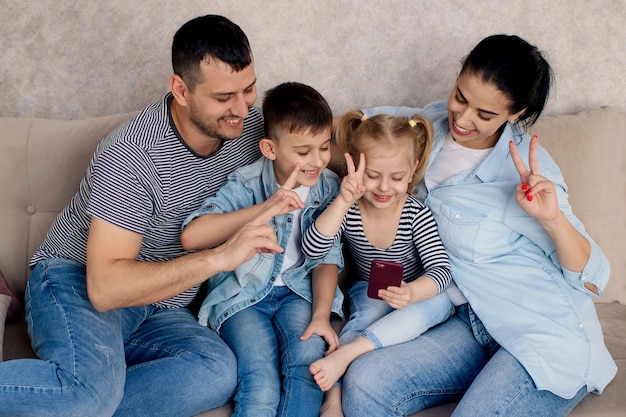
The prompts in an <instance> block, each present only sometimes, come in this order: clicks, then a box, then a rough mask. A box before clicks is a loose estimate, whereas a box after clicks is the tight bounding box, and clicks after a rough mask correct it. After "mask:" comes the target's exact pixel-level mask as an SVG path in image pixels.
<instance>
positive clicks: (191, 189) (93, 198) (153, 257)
mask: <svg viewBox="0 0 626 417" xmlns="http://www.w3.org/2000/svg"><path fill="white" fill-rule="evenodd" d="M171 99H172V96H171V94H167V95H166V96H165V97H164V98H163V99H162V100H161V101H159V102H156V103H154V104H152V105H151V106H149V107H147V108H146V109H144V110H143V111H142V112H141V113H139V114H138V115H137V116H135V117H134V118H132V119H130V120H129V121H127V122H126V123H124V124H123V125H121V126H120V127H118V128H117V129H116V130H114V131H113V132H111V133H110V134H109V135H108V136H107V137H105V138H104V140H103V141H102V142H101V143H100V144H99V145H98V147H97V149H96V152H95V153H94V156H93V158H92V160H91V163H90V165H89V167H88V169H87V173H86V175H85V178H84V179H83V180H82V181H81V184H80V188H79V191H78V193H77V194H76V195H75V196H74V197H73V198H72V200H71V201H70V203H69V205H68V206H67V207H66V208H65V209H64V210H63V211H62V212H61V213H60V214H59V216H58V217H57V219H56V220H55V222H54V224H53V225H52V228H51V229H50V231H49V232H48V234H47V236H46V238H45V240H44V242H43V244H42V245H41V247H40V248H39V250H38V251H37V252H36V253H35V255H34V256H33V258H32V259H31V262H30V264H31V266H32V265H34V264H36V263H37V262H38V261H39V260H41V259H45V258H54V257H62V258H69V259H74V260H76V261H79V262H81V263H86V259H85V252H86V244H87V233H88V230H89V224H90V218H91V216H95V217H98V218H99V219H102V220H105V221H107V222H109V223H112V224H115V225H117V226H120V227H123V228H124V229H128V230H130V231H133V232H135V233H139V234H141V235H143V241H142V245H141V249H140V251H139V255H138V256H137V259H138V260H140V261H156V262H158V261H166V260H169V259H173V258H176V257H178V256H181V255H184V254H185V253H186V252H185V251H184V250H183V248H182V246H181V244H180V232H181V224H182V222H183V220H184V219H185V217H186V216H187V215H188V214H189V213H190V212H192V211H193V210H195V209H197V208H198V207H200V205H201V204H202V202H203V201H204V200H205V199H206V198H207V197H209V196H212V195H214V194H215V193H216V192H217V190H218V189H219V187H220V186H221V185H222V183H223V182H224V181H225V179H226V176H227V175H228V174H229V173H230V172H232V171H233V170H235V169H236V168H239V167H241V166H244V165H247V164H250V163H251V162H253V161H255V160H256V159H258V158H259V157H260V151H259V146H258V142H259V139H261V138H262V137H263V118H262V115H261V113H260V111H259V110H258V109H256V108H252V109H251V110H250V114H249V116H248V118H246V120H245V126H244V133H243V134H242V135H241V136H240V137H239V138H237V139H235V140H230V141H224V143H223V145H222V147H221V148H220V149H219V151H217V152H216V153H214V154H213V155H211V156H209V157H202V156H199V155H197V154H195V153H194V152H193V151H192V150H191V149H189V148H188V147H187V146H186V145H185V143H184V142H183V141H182V139H181V138H180V135H179V133H178V132H177V131H176V128H175V127H174V123H173V121H172V119H171V115H170V112H169V103H170V100H171ZM197 291H198V288H197V287H195V288H192V289H190V290H188V291H186V292H184V293H182V294H179V295H178V296H175V297H173V298H170V299H169V300H165V301H163V302H160V303H157V304H156V305H157V306H159V307H166V308H173V307H182V306H185V305H187V304H188V303H189V302H190V301H191V300H192V299H193V297H194V296H195V294H196V293H197Z"/></svg>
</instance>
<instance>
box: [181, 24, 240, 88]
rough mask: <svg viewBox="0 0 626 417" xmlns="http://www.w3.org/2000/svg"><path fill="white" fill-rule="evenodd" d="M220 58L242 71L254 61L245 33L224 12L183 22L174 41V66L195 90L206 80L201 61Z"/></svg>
mask: <svg viewBox="0 0 626 417" xmlns="http://www.w3.org/2000/svg"><path fill="white" fill-rule="evenodd" d="M211 59H215V60H219V61H222V62H224V63H225V64H226V65H228V66H229V67H230V68H231V69H232V70H233V71H236V72H239V71H241V70H243V69H244V68H246V67H248V65H250V63H251V62H252V50H251V49H250V43H249V42H248V38H247V36H246V34H245V33H244V32H243V30H241V28H240V27H239V26H237V25H236V24H234V23H233V22H231V21H230V20H228V19H227V18H225V17H223V16H218V15H206V16H200V17H197V18H195V19H192V20H190V21H188V22H187V23H185V24H184V25H183V26H181V28H180V29H178V31H177V32H176V34H175V35H174V40H173V42H172V68H173V70H174V74H177V75H179V76H180V77H181V78H182V79H183V81H185V84H187V87H188V88H189V89H190V90H191V91H193V89H194V88H195V86H196V85H197V84H199V83H201V82H202V81H203V79H202V74H201V73H200V63H201V62H202V61H207V62H208V61H210V60H211Z"/></svg>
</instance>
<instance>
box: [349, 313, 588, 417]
mask: <svg viewBox="0 0 626 417" xmlns="http://www.w3.org/2000/svg"><path fill="white" fill-rule="evenodd" d="M585 395H587V390H586V387H583V388H582V389H581V390H580V391H579V392H578V394H577V395H576V396H575V397H574V398H572V399H569V400H568V399H564V398H561V397H558V396H556V395H554V394H552V393H551V392H549V391H540V390H537V388H536V387H535V384H534V383H533V381H532V379H531V378H530V376H529V375H528V373H527V372H526V370H525V369H524V368H523V367H522V365H521V364H520V363H519V362H518V361H517V360H516V359H515V358H514V357H513V356H512V355H511V354H510V353H508V352H507V351H506V350H505V349H503V348H500V347H499V346H498V345H497V343H495V341H493V339H491V337H490V336H489V334H488V333H487V331H486V330H485V329H484V327H483V326H482V323H481V322H480V320H479V319H478V318H477V317H476V316H475V315H474V313H473V311H472V310H471V308H469V306H468V305H467V304H464V305H462V306H459V307H458V308H457V312H456V314H455V315H453V316H452V317H451V318H450V319H448V320H447V321H446V322H444V323H442V324H440V325H439V326H436V327H434V328H432V329H430V330H428V331H427V332H426V333H424V334H422V335H421V336H419V337H417V338H416V339H413V340H411V341H409V342H407V343H402V344H399V345H394V346H390V347H386V348H383V349H379V350H375V351H372V352H369V353H366V354H365V355H363V356H361V357H360V358H358V359H357V360H356V361H354V362H353V363H352V365H351V366H350V367H349V368H348V372H347V373H346V375H345V377H344V382H343V410H344V414H345V416H346V417H360V416H364V415H372V416H406V415H409V414H412V413H415V412H417V411H420V410H423V409H425V408H430V407H434V406H437V405H441V404H445V403H449V402H453V401H458V400H460V403H459V404H458V406H457V407H456V409H455V411H454V414H453V416H454V417H474V416H481V417H489V416H498V417H527V416H533V417H542V416H545V417H559V416H566V415H567V414H569V412H570V411H571V410H572V409H573V408H574V407H575V406H576V404H578V403H579V402H580V400H582V399H583V397H584V396H585Z"/></svg>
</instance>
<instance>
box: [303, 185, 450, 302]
mask: <svg viewBox="0 0 626 417" xmlns="http://www.w3.org/2000/svg"><path fill="white" fill-rule="evenodd" d="M342 234H343V236H344V238H345V242H346V244H347V245H348V249H349V250H350V253H351V255H352V258H353V262H354V264H355V266H356V268H357V272H358V274H359V278H360V279H362V280H365V281H369V271H370V264H371V262H372V260H374V259H383V260H390V261H395V262H399V263H401V264H402V265H403V266H404V281H406V282H411V281H413V280H415V279H416V278H417V277H419V276H422V275H426V276H428V277H430V278H432V279H433V280H434V281H435V283H437V286H438V287H439V292H442V291H444V290H445V289H446V288H447V287H448V286H449V285H450V282H451V280H452V275H451V272H450V261H449V260H448V255H447V254H446V252H445V249H444V247H443V244H442V243H441V239H440V237H439V233H438V231H437V225H436V224H435V220H434V219H433V216H432V214H431V212H430V210H429V209H428V208H427V207H426V206H425V205H424V204H422V203H421V202H420V201H419V200H417V198H415V197H414V196H412V195H410V196H409V197H408V198H407V200H406V203H405V204H404V208H403V210H402V215H401V217H400V224H399V225H398V231H397V232H396V239H395V241H394V242H393V244H392V245H391V246H390V247H389V248H386V249H381V248H377V247H374V246H373V245H372V244H370V243H369V241H368V240H367V237H366V236H365V232H364V231H363V223H362V222H361V214H360V211H359V206H358V202H357V203H355V204H353V205H352V207H350V209H349V210H348V212H347V213H346V216H345V217H344V219H343V224H342V226H341V228H340V230H339V233H338V234H337V236H334V237H328V236H324V235H322V234H321V233H320V232H319V231H318V230H317V229H316V228H315V224H313V226H312V227H310V228H309V230H307V232H306V234H305V237H304V239H303V250H304V252H305V254H306V255H307V256H309V257H311V258H318V257H320V256H323V255H324V253H326V251H328V248H330V246H331V245H332V243H333V242H334V241H335V240H336V239H339V238H340V236H341V235H342Z"/></svg>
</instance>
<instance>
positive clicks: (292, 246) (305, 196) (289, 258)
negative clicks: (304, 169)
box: [274, 185, 311, 286]
mask: <svg viewBox="0 0 626 417" xmlns="http://www.w3.org/2000/svg"><path fill="white" fill-rule="evenodd" d="M292 191H293V192H295V193H296V194H298V197H300V200H301V201H302V202H303V203H305V205H306V202H307V201H308V200H309V194H310V193H311V187H307V186H304V185H301V186H300V187H298V188H294V189H293V190H292ZM303 211H304V209H299V210H294V211H292V212H291V213H292V214H293V225H292V228H291V234H290V235H289V240H288V241H287V247H286V248H285V255H284V258H283V265H282V267H281V268H280V273H279V274H278V277H276V281H275V282H274V286H283V285H285V280H284V279H283V275H284V274H285V272H287V271H289V270H290V269H293V268H296V267H298V266H300V265H302V262H304V254H303V253H302V226H301V224H302V213H303Z"/></svg>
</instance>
